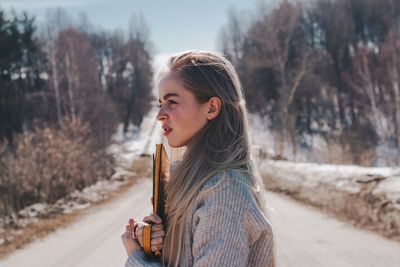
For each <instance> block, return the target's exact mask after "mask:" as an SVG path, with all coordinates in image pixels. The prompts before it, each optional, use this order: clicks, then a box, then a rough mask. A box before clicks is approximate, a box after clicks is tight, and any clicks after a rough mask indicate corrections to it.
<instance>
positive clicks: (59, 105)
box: [0, 9, 153, 215]
mask: <svg viewBox="0 0 400 267" xmlns="http://www.w3.org/2000/svg"><path fill="white" fill-rule="evenodd" d="M40 26H41V27H40V28H39V27H38V25H37V24H36V22H35V19H34V17H32V16H30V15H29V14H25V13H24V14H17V13H15V12H7V11H4V10H0V201H1V203H0V215H2V214H15V211H18V210H20V209H21V208H23V207H25V206H27V205H29V204H32V203H36V202H41V201H44V202H49V203H53V202H55V201H56V200H57V199H59V198H60V197H63V196H65V195H66V194H68V193H70V192H72V191H74V190H76V189H82V188H84V187H86V186H88V185H90V184H93V183H95V182H97V181H98V180H101V179H107V178H109V177H110V175H111V174H112V171H113V168H114V164H113V158H112V156H111V155H110V154H108V153H107V152H106V149H107V147H108V146H109V145H110V144H111V141H112V140H111V139H112V138H111V137H112V135H113V134H115V133H116V131H117V127H118V124H122V126H123V127H122V128H123V132H124V133H126V132H127V131H128V130H129V129H130V125H136V126H137V127H140V124H141V122H142V119H143V117H144V115H145V114H146V113H147V112H148V111H149V110H150V108H151V101H152V100H153V95H152V87H153V69H152V65H151V64H152V62H151V60H152V57H151V54H150V47H151V45H150V41H149V37H148V27H147V26H146V23H145V21H144V18H143V16H133V17H132V19H131V23H130V25H129V30H128V31H125V32H123V31H115V32H105V31H101V30H95V29H94V27H93V26H92V25H91V24H90V22H89V21H88V20H87V18H86V16H85V15H82V16H81V17H80V18H79V19H78V20H73V19H72V18H71V17H70V16H69V15H68V14H67V13H66V12H65V11H64V10H63V9H53V10H49V12H48V14H47V18H46V22H45V25H40Z"/></svg>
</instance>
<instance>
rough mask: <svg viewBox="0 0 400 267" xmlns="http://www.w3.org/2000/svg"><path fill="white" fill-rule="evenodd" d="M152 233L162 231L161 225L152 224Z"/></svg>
mask: <svg viewBox="0 0 400 267" xmlns="http://www.w3.org/2000/svg"><path fill="white" fill-rule="evenodd" d="M151 230H152V231H163V230H164V226H163V225H162V224H153V226H152V227H151Z"/></svg>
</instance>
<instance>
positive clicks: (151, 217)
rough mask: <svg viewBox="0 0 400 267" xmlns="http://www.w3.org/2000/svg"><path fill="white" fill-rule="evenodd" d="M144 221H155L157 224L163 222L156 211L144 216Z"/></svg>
mask: <svg viewBox="0 0 400 267" xmlns="http://www.w3.org/2000/svg"><path fill="white" fill-rule="evenodd" d="M143 221H144V222H147V223H155V224H161V223H162V221H161V219H160V217H158V216H157V214H155V213H152V214H150V215H148V216H146V217H144V218H143Z"/></svg>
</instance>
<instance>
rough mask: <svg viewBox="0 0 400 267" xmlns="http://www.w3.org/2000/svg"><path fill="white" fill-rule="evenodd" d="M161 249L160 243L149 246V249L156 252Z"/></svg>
mask: <svg viewBox="0 0 400 267" xmlns="http://www.w3.org/2000/svg"><path fill="white" fill-rule="evenodd" d="M161 249H162V245H152V246H151V251H153V252H156V251H160V250H161Z"/></svg>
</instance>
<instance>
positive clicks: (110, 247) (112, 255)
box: [0, 179, 400, 267]
mask: <svg viewBox="0 0 400 267" xmlns="http://www.w3.org/2000/svg"><path fill="white" fill-rule="evenodd" d="M150 192H151V181H150V180H148V179H143V180H141V181H140V182H139V183H138V184H137V185H135V186H134V187H132V188H131V189H130V190H128V191H127V192H126V193H124V194H123V195H121V196H119V197H118V198H117V199H115V200H114V201H113V202H111V203H109V204H107V205H103V206H100V207H95V208H93V211H91V212H90V213H88V214H87V215H85V216H84V217H82V219H81V220H79V221H78V222H75V223H74V224H72V225H70V226H69V227H67V228H65V229H59V230H57V231H56V232H54V233H52V234H50V235H49V236H48V237H46V238H44V239H43V240H37V241H36V242H34V243H32V244H30V245H29V246H27V247H25V248H24V249H23V250H20V251H16V252H15V253H14V254H11V255H10V256H9V257H8V258H6V259H3V260H2V261H0V266H1V267H25V266H29V267H63V266H65V267H110V266H113V267H115V266H123V265H124V262H125V260H126V255H125V251H124V248H123V246H122V243H121V240H120V235H121V234H122V232H123V231H124V226H125V222H126V220H127V219H128V218H129V217H130V216H134V217H136V218H141V217H143V216H144V215H146V214H147V213H149V212H150V203H149V196H150ZM267 201H268V204H269V206H271V210H270V213H271V217H272V218H271V221H272V224H273V227H274V231H275V235H276V246H277V257H278V266H296V267H298V266H305V267H313V266H318V267H325V266H326V267H331V266H332V267H333V266H335V267H337V266H340V267H345V266H363V267H367V266H374V267H377V266H385V267H390V266H400V243H396V242H393V241H389V240H387V239H384V238H382V237H380V236H378V235H376V234H374V233H371V232H367V231H364V230H359V229H356V228H354V227H352V226H350V225H348V224H345V223H343V222H340V221H337V220H336V219H333V218H331V217H329V216H327V215H325V214H323V213H321V212H319V211H318V210H316V209H314V208H311V207H308V206H305V205H303V204H300V203H298V202H295V201H293V200H291V199H288V198H286V197H284V196H280V195H277V194H274V193H268V199H267Z"/></svg>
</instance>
